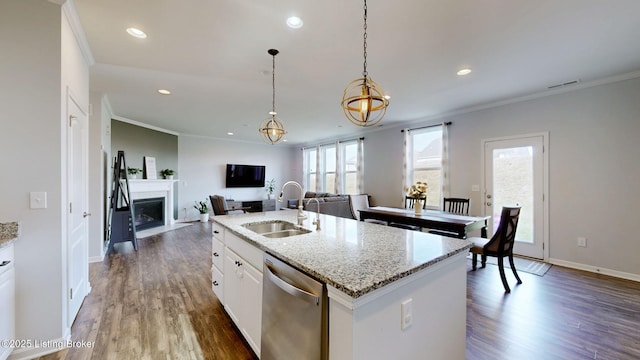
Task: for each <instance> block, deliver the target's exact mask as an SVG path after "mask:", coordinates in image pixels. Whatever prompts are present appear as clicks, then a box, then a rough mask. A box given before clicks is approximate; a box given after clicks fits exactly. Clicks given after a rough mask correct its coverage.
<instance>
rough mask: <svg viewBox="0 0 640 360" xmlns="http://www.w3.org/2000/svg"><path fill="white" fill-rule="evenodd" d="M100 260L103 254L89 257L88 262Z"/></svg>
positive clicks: (102, 258)
mask: <svg viewBox="0 0 640 360" xmlns="http://www.w3.org/2000/svg"><path fill="white" fill-rule="evenodd" d="M102 260H104V256H92V257H90V258H89V264H91V263H97V262H102Z"/></svg>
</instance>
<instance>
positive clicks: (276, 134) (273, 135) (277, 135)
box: [258, 49, 287, 145]
mask: <svg viewBox="0 0 640 360" xmlns="http://www.w3.org/2000/svg"><path fill="white" fill-rule="evenodd" d="M267 52H268V53H269V55H271V56H273V68H272V72H271V85H272V88H273V97H272V102H271V111H270V112H269V117H268V118H266V119H265V120H264V121H263V122H262V124H261V125H260V129H259V130H258V131H260V134H262V138H263V139H264V141H265V142H266V143H268V144H271V145H273V144H277V143H279V142H280V141H281V140H282V137H283V136H284V134H286V133H287V131H286V130H285V129H284V123H283V122H282V120H280V119H278V117H277V116H276V55H278V53H279V51H278V50H276V49H269V50H268V51H267Z"/></svg>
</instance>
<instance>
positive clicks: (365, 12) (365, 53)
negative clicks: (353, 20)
mask: <svg viewBox="0 0 640 360" xmlns="http://www.w3.org/2000/svg"><path fill="white" fill-rule="evenodd" d="M363 39H364V49H363V50H364V70H363V71H362V77H363V78H365V79H366V78H367V76H369V73H368V72H367V0H364V36H363Z"/></svg>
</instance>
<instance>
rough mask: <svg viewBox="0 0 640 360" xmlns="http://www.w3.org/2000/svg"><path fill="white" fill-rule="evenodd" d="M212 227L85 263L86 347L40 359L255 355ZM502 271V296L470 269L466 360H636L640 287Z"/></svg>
mask: <svg viewBox="0 0 640 360" xmlns="http://www.w3.org/2000/svg"><path fill="white" fill-rule="evenodd" d="M210 233H211V226H210V225H209V224H200V223H194V224H193V225H192V226H187V227H184V228H181V229H178V230H174V231H171V232H167V233H163V234H160V235H157V236H152V237H148V238H145V239H142V240H140V241H139V250H138V251H137V252H135V251H133V249H132V247H131V246H130V244H118V245H117V247H116V253H115V254H112V255H110V256H108V257H107V258H106V259H105V260H104V261H103V262H102V263H97V264H91V265H90V281H91V285H92V287H93V289H92V292H91V294H90V295H89V296H88V297H87V298H86V299H85V301H84V304H83V305H82V308H81V309H80V313H79V314H78V317H77V319H76V321H75V323H74V325H73V328H72V339H73V340H78V341H80V340H84V341H93V342H95V344H94V346H93V348H88V349H76V348H72V349H67V350H64V351H60V352H57V353H55V354H51V355H48V356H45V357H42V358H40V359H47V360H48V359H118V360H120V359H255V356H254V355H253V353H252V352H251V350H250V348H249V346H248V345H247V344H246V343H245V342H244V341H243V340H242V337H241V336H240V334H239V332H238V331H237V329H236V328H235V327H234V326H233V325H232V323H231V320H230V319H229V317H228V316H227V315H226V313H225V312H224V310H223V308H222V306H221V304H220V302H219V301H218V300H217V299H216V297H215V296H214V295H213V292H212V291H211V286H210V281H211V280H210V278H211V270H210V268H211V237H210ZM469 269H470V266H469ZM507 271H508V270H507ZM507 276H508V279H509V281H510V283H511V285H512V291H511V294H508V295H505V294H504V289H503V288H502V284H501V282H500V278H499V275H498V271H497V267H496V266H494V265H487V267H486V268H485V269H479V270H478V271H476V272H469V273H468V278H467V359H492V360H493V359H518V360H521V359H545V360H546V359H563V360H564V359H616V360H624V359H640V283H636V282H631V281H625V280H619V279H615V278H611V277H606V276H602V275H598V274H591V273H586V272H581V271H575V270H571V269H566V268H561V267H557V266H554V267H552V268H551V269H550V270H549V272H547V274H546V275H545V276H544V277H539V276H536V275H531V274H526V273H520V277H521V278H522V280H523V281H524V283H523V284H522V285H519V286H515V280H514V279H513V277H512V275H511V274H510V273H509V272H508V273H507ZM397 360H400V359H397Z"/></svg>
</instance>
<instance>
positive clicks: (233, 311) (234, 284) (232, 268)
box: [223, 249, 243, 328]
mask: <svg viewBox="0 0 640 360" xmlns="http://www.w3.org/2000/svg"><path fill="white" fill-rule="evenodd" d="M226 250H227V251H225V252H224V274H225V279H224V283H223V284H224V285H223V286H224V309H225V310H226V311H227V313H228V314H229V316H231V319H232V320H233V322H235V323H236V325H237V326H238V328H242V327H241V325H240V314H241V309H242V293H241V289H242V276H243V268H242V266H241V265H239V264H242V259H241V258H240V257H239V256H238V255H236V253H234V252H233V251H231V250H229V249H226Z"/></svg>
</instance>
